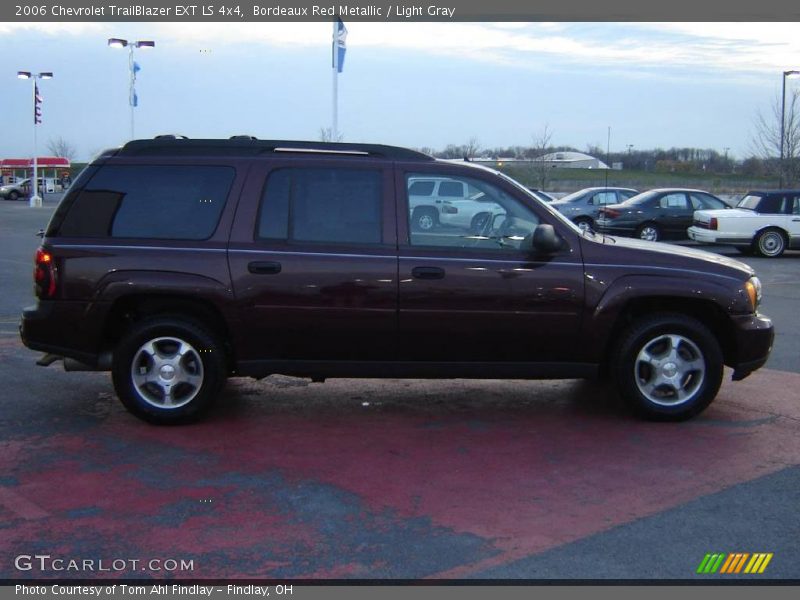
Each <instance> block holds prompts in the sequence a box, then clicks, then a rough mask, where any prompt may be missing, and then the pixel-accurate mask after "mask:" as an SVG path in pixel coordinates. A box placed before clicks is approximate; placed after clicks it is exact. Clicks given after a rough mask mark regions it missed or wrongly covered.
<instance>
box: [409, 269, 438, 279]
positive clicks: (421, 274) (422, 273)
mask: <svg viewBox="0 0 800 600" xmlns="http://www.w3.org/2000/svg"><path fill="white" fill-rule="evenodd" d="M411 275H412V276H413V277H415V278H416V279H444V269H442V268H441V267H414V268H413V269H411Z"/></svg>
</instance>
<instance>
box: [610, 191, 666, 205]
mask: <svg viewBox="0 0 800 600" xmlns="http://www.w3.org/2000/svg"><path fill="white" fill-rule="evenodd" d="M658 193H659V192H642V193H641V194H637V195H636V196H634V197H633V198H628V199H627V200H625V201H624V202H620V204H642V203H643V202H647V201H648V200H650V199H651V198H654V197H655V196H656V195H657V194H658Z"/></svg>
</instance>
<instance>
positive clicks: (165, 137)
mask: <svg viewBox="0 0 800 600" xmlns="http://www.w3.org/2000/svg"><path fill="white" fill-rule="evenodd" d="M153 139H154V140H188V139H189V138H188V137H186V136H185V135H178V134H175V133H162V134H161V135H157V136H155V137H154V138H153Z"/></svg>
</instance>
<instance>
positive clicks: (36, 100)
mask: <svg viewBox="0 0 800 600" xmlns="http://www.w3.org/2000/svg"><path fill="white" fill-rule="evenodd" d="M43 101H44V98H42V95H41V94H40V93H39V84H37V83H36V82H35V81H34V82H33V124H34V125H38V124H39V123H41V122H42V102H43Z"/></svg>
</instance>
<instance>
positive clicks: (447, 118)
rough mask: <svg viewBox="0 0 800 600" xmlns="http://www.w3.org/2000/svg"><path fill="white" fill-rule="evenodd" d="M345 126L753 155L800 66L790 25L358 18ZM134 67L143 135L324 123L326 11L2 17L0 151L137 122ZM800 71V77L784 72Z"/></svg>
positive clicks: (21, 150) (416, 142) (423, 138)
mask: <svg viewBox="0 0 800 600" xmlns="http://www.w3.org/2000/svg"><path fill="white" fill-rule="evenodd" d="M347 28H348V30H349V34H348V37H347V58H346V62H345V68H344V72H343V73H342V74H341V75H340V76H339V129H340V131H341V132H342V133H343V135H344V139H345V141H370V142H379V143H389V144H398V145H404V146H412V147H422V146H429V147H433V148H443V147H444V146H445V145H447V144H450V143H453V144H460V143H464V142H466V141H467V140H468V139H469V138H472V137H474V138H477V139H478V140H479V142H480V144H481V146H482V147H496V146H510V145H529V144H530V143H531V140H532V138H533V137H535V136H537V135H538V134H539V133H540V132H541V130H542V128H543V127H544V126H545V125H547V126H548V127H549V129H550V130H551V131H552V133H553V137H552V140H551V141H552V143H553V144H557V145H572V146H574V147H576V148H578V149H579V150H585V149H586V147H587V145H589V144H594V145H598V146H601V147H603V148H605V145H606V135H607V131H608V127H609V126H610V127H611V149H612V151H624V150H625V149H626V147H627V145H628V144H633V145H634V147H635V148H639V149H649V148H655V147H662V148H669V147H673V146H678V147H683V146H692V147H699V148H713V149H716V150H718V151H719V152H724V151H725V148H729V149H730V151H729V153H730V155H731V156H733V157H736V158H745V157H747V156H749V155H750V146H751V144H750V139H751V136H752V131H753V125H752V124H753V118H754V115H755V113H756V111H757V110H758V109H759V108H761V109H762V110H765V109H768V107H769V105H770V103H771V102H774V101H775V99H776V98H777V97H778V96H779V94H780V87H781V74H782V71H784V70H787V69H795V68H800V35H798V31H800V26H799V24H797V23H755V24H752V23H616V24H615V23H354V22H351V23H347ZM109 37H123V38H127V39H132V40H136V39H152V40H155V41H156V48H155V49H154V50H152V51H137V62H138V63H139V64H140V65H141V71H140V72H139V79H138V85H137V91H138V95H139V107H138V108H137V109H136V137H152V136H153V135H156V134H159V133H180V134H184V135H188V136H189V137H227V136H229V135H233V134H250V135H255V136H257V137H259V138H267V139H318V137H319V130H320V128H321V127H329V126H330V125H331V67H330V65H331V63H330V40H331V25H330V24H329V23H245V24H235V23H212V24H191V23H181V24H170V23H163V24H156V23H91V24H88V23H87V24H68V23H61V24H58V23H36V24H19V23H0V65H2V68H1V69H0V76H2V80H3V81H4V85H3V86H2V88H0V89H2V94H1V95H0V115H1V116H2V123H3V125H2V130H0V158H11V157H27V156H29V155H30V154H31V153H32V150H33V125H32V119H33V118H32V100H31V91H30V82H26V81H21V80H17V79H16V72H17V71H18V70H33V71H53V72H54V73H55V78H54V79H53V80H50V81H45V82H43V83H42V86H41V95H42V96H43V97H44V106H43V123H42V124H41V125H40V126H39V132H38V136H39V148H40V154H46V153H47V152H46V147H47V142H48V140H50V139H53V138H56V137H59V136H60V137H63V138H64V139H66V140H67V141H69V142H70V143H72V144H73V145H74V146H76V147H77V149H78V158H79V159H84V160H85V159H88V158H89V157H90V156H91V155H92V154H94V153H95V152H97V151H99V150H101V149H103V148H106V147H110V146H116V145H119V144H121V143H123V142H124V141H126V140H127V139H128V138H129V137H130V119H129V115H130V113H129V107H128V83H127V81H128V71H127V51H126V50H115V49H112V48H109V47H107V45H106V40H107V38H109ZM788 83H789V85H790V86H791V85H800V81H798V80H789V81H788Z"/></svg>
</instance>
